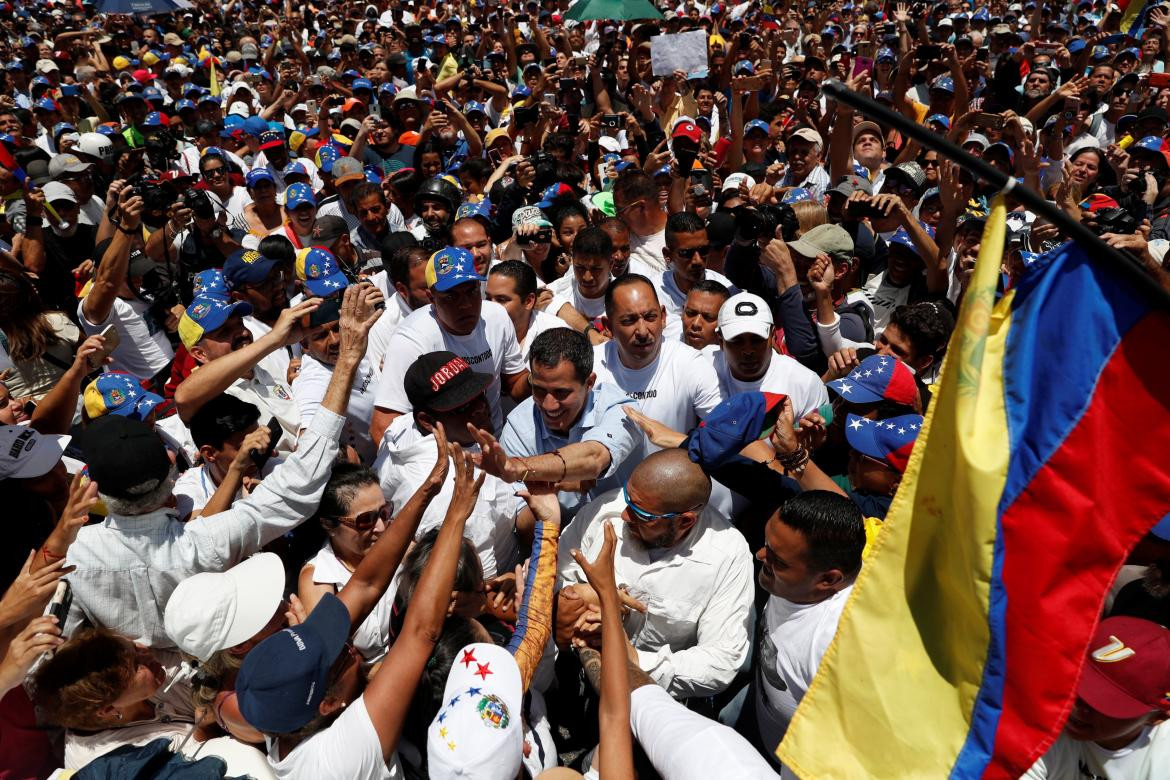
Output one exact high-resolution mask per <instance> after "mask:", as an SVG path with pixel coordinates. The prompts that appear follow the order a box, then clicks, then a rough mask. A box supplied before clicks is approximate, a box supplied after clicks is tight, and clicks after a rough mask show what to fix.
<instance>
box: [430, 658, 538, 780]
mask: <svg viewBox="0 0 1170 780" xmlns="http://www.w3.org/2000/svg"><path fill="white" fill-rule="evenodd" d="M523 699H524V689H523V685H522V683H521V681H520V667H518V666H517V665H516V659H514V658H513V657H512V654H511V653H509V652H508V651H507V650H505V649H504V648H502V647H497V646H496V645H491V644H486V643H484V642H476V643H475V644H470V645H467V646H466V647H464V648H463V649H462V650H460V651H459V654H458V655H457V656H456V657H455V663H454V664H453V665H452V666H451V672H450V674H448V675H447V685H446V687H445V688H444V689H443V702H442V707H441V708H440V709H439V714H438V715H436V716H435V719H434V720H433V721H431V725H430V727H428V728H427V767H428V769H429V771H430V777H431V778H432V780H444V779H445V778H456V777H462V778H468V777H474V778H482V780H513V778H515V777H516V775H517V774H518V773H519V771H520V763H521V761H522V760H523V757H524V725H523V723H522V722H521V704H522V702H523Z"/></svg>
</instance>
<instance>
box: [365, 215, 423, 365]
mask: <svg viewBox="0 0 1170 780" xmlns="http://www.w3.org/2000/svg"><path fill="white" fill-rule="evenodd" d="M397 235H399V236H403V237H404V238H405V241H407V242H409V243H404V244H403V245H400V246H398V247H397V248H395V249H394V250H393V251H391V252H390V253H389V257H387V255H386V251H385V250H383V254H382V258H383V261H384V262H385V264H386V268H385V269H384V270H382V271H379V272H378V273H376V274H374V275H373V276H371V277H370V281H371V282H373V283H374V285H375V286H376V287H377V288H378V289H379V290H381V291H382V294H383V295H385V296H386V309H385V310H384V311H383V312H382V316H381V317H380V318H379V319H378V321H377V323H375V324H374V329H373V330H372V331H370V351H369V357H370V360H372V361H374V363H376V364H377V365H379V366H380V365H382V358H383V356H384V355H385V354H386V348H387V347H388V346H389V345H390V338H391V337H392V336H393V335H394V331H396V330H398V325H399V323H401V322H402V321H403V320H404V319H406V318H407V317H408V316H410V313H411V312H412V311H415V310H416V309H421V308H422V307H424V306H426V305H428V304H429V303H430V299H429V298H427V268H426V266H427V260H429V259H430V255H429V254H428V253H427V251H426V250H425V249H423V248H422V247H420V246H418V240H417V239H416V238H415V237H414V236H412V235H410V234H409V233H400V234H397ZM395 240H398V239H397V238H396V239H395Z"/></svg>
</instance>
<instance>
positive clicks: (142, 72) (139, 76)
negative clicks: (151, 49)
mask: <svg viewBox="0 0 1170 780" xmlns="http://www.w3.org/2000/svg"><path fill="white" fill-rule="evenodd" d="M130 75H131V76H133V77H134V80H135V81H137V82H138V83H139V84H145V83H146V82H148V81H154V74H153V73H151V72H150V71H149V70H146V69H145V68H139V69H138V70H136V71H134V72H133V73H131V74H130Z"/></svg>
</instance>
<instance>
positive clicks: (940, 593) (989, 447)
mask: <svg viewBox="0 0 1170 780" xmlns="http://www.w3.org/2000/svg"><path fill="white" fill-rule="evenodd" d="M1005 218H1006V210H1005V208H1004V204H1003V198H1002V197H997V198H996V199H995V203H994V205H993V207H992V211H991V215H990V218H989V219H988V222H987V226H986V228H985V231H984V234H983V242H982V247H981V249H980V252H979V258H978V261H977V262H976V264H975V271H974V274H973V277H972V279H971V282H970V284H969V286H968V290H967V293H966V295H965V297H964V299H963V305H962V309H961V311H960V314H959V321H958V324H957V326H956V328H955V332H954V334H953V335H952V336H951V341H950V345H949V349H948V350H947V357H946V362H945V363H944V365H943V370H942V375H941V377H940V380H939V383H938V384H936V385H935V395H934V400H933V402H932V403H931V405H930V411H929V414H928V415H927V417H926V421H925V423H924V425H923V429H922V434H921V435H920V436H919V437H918V442H917V444H916V446H915V448H914V452H913V453H912V454H911V456H910V463H909V465H908V466H907V469H906V475H905V477H904V478H903V480H902V485H901V487H900V488H899V490H898V493H897V496H896V497H895V498H894V502H893V504H892V506H891V507H890V512H889V515H888V516H887V517H886V521H885V523H884V525H883V527H882V532H881V534H879V535H878V538H877V544H876V548H875V550H874V551H873V553H872V555H871V556H870V558H869V560H867V561H866V562H865V564H864V565H863V566H862V570H861V574H860V575H859V576H858V579H857V583H856V584H855V585H854V587H853V593H852V596H851V597H850V600H849V603H848V604H847V605H846V607H845V612H844V614H843V615H842V618H841V623H840V626H839V628H838V631H837V635H836V637H835V639H834V640H833V643H832V645H831V646H830V647H829V650H828V652H827V653H826V654H825V657H824V659H823V660H822V662H821V666H820V670H819V672H818V673H817V676H816V678H815V679H814V681H813V683H812V686H811V688H810V689H809V691H808V694H807V695H806V696H805V697H804V699H803V701H802V702H801V704H800V707H799V708H798V709H797V711H796V715H795V716H794V718H793V720H792V723H791V725H790V726H789V729H788V732H787V734H786V735H785V738H784V741H783V743H782V744H781V745H780V746H779V748H777V750H776V755H777V756H778V757H779V758H780V760H781V761H783V762H784V763H785V764H786V765H787V766H788V767H789V768H790V769H792V770H793V771H794V772H795V773H796V774H797V775H798V776H800V777H801V778H803V779H804V780H813V779H814V778H818V779H819V778H850V779H852V778H863V777H864V778H868V777H882V778H885V777H904V778H945V777H946V776H947V775H948V774H949V772H950V770H951V768H952V766H953V765H954V762H955V759H956V757H957V756H958V754H959V751H960V749H961V748H962V747H963V744H964V742H965V740H966V738H967V735H968V731H969V728H970V717H971V712H972V709H973V707H974V704H975V697H976V694H977V693H978V691H979V686H980V684H981V682H982V677H983V666H984V662H985V660H986V656H987V646H988V641H989V637H990V629H989V627H988V610H989V607H988V602H989V594H990V582H991V574H992V572H991V566H992V554H993V546H994V543H995V538H996V506H997V504H998V502H999V498H1000V495H1001V494H1002V492H1003V486H1004V482H1005V480H1006V476H1007V467H1008V434H1007V424H1006V412H1005V409H1004V399H1003V355H1004V346H1005V343H1006V338H1007V332H1008V327H1009V325H1010V318H1011V313H1010V295H1011V294H1010V293H1009V295H1008V296H1007V297H1006V298H1005V300H1003V301H1001V302H1000V304H999V305H998V306H996V305H995V290H996V283H997V280H998V278H999V273H1000V263H1001V260H1002V255H1003V246H1004V232H1005Z"/></svg>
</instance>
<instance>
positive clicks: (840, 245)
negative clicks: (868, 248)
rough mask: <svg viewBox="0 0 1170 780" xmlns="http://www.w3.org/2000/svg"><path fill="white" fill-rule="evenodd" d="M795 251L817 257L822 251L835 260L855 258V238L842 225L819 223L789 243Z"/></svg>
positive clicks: (789, 246)
mask: <svg viewBox="0 0 1170 780" xmlns="http://www.w3.org/2000/svg"><path fill="white" fill-rule="evenodd" d="M788 248H789V249H791V250H792V251H793V252H797V253H799V254H802V255H804V256H805V257H816V256H817V255H819V254H821V253H822V252H823V253H824V254H826V255H828V256H829V257H831V258H832V259H833V260H850V259H852V258H853V239H852V238H850V237H849V233H848V232H846V230H845V228H843V227H841V226H840V225H817V226H816V227H815V228H813V229H812V230H810V231H808V232H807V233H805V234H804V235H803V236H801V237H800V238H798V239H796V240H795V241H793V242H792V243H790V244H789V245H788Z"/></svg>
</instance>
